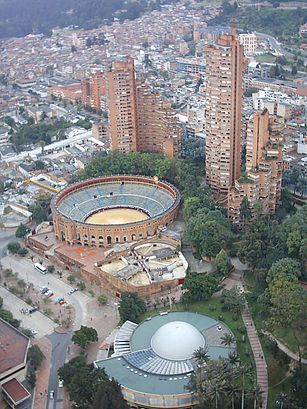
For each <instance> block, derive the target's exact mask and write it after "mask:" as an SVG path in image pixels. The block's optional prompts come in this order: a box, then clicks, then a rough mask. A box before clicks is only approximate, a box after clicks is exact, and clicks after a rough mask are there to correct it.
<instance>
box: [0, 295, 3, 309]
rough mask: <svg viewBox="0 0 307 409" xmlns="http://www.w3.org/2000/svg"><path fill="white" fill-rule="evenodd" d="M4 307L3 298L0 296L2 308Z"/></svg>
mask: <svg viewBox="0 0 307 409" xmlns="http://www.w3.org/2000/svg"><path fill="white" fill-rule="evenodd" d="M2 307H3V298H2V297H0V308H2Z"/></svg>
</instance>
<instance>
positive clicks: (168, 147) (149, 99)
mask: <svg viewBox="0 0 307 409" xmlns="http://www.w3.org/2000/svg"><path fill="white" fill-rule="evenodd" d="M107 105H108V114H109V132H110V140H111V147H112V149H117V150H119V151H121V152H123V153H128V152H136V151H141V152H156V153H163V154H165V155H166V156H169V157H174V156H178V153H179V151H180V140H181V134H182V129H181V127H180V125H179V121H178V119H177V118H176V113H175V111H174V110H173V109H172V107H171V103H170V102H169V101H166V100H164V99H163V98H162V97H161V96H160V95H159V94H158V93H156V92H154V91H153V90H152V89H151V88H150V87H149V86H148V85H146V84H144V83H142V82H141V81H139V80H137V79H136V77H135V71H134V61H133V59H132V58H129V57H128V58H127V59H126V60H125V61H118V62H114V63H113V65H112V68H111V70H110V71H109V72H108V74H107Z"/></svg>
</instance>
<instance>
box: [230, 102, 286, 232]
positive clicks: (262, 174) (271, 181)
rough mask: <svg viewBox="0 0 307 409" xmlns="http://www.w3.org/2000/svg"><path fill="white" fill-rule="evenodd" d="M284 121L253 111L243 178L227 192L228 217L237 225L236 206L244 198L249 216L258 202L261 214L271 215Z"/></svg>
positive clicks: (279, 175)
mask: <svg viewBox="0 0 307 409" xmlns="http://www.w3.org/2000/svg"><path fill="white" fill-rule="evenodd" d="M283 129H284V121H283V119H282V118H280V117H277V116H275V115H272V116H270V115H269V112H268V110H267V109H265V110H264V111H263V112H256V113H255V114H254V117H253V119H251V120H250V122H249V124H248V128H247V141H246V176H245V178H243V179H242V178H241V179H239V180H236V182H235V185H234V186H232V187H231V188H230V189H229V195H228V216H229V218H230V220H231V221H232V222H233V223H236V224H241V223H242V219H241V217H240V205H241V202H242V200H243V198H244V196H246V197H247V199H248V201H249V203H250V206H251V209H252V213H253V215H254V214H255V209H254V206H255V204H256V203H257V202H259V203H261V206H262V212H263V213H274V212H275V211H276V207H277V205H278V202H279V201H280V196H281V179H282V167H283V165H282V142H283V134H282V133H283Z"/></svg>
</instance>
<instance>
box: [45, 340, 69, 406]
mask: <svg viewBox="0 0 307 409" xmlns="http://www.w3.org/2000/svg"><path fill="white" fill-rule="evenodd" d="M72 335H73V332H68V333H66V334H57V333H54V334H52V335H49V336H48V338H49V339H50V341H51V344H52V364H51V366H50V376H49V391H50V390H53V391H54V400H50V399H49V401H48V403H47V408H48V409H63V403H64V401H63V394H64V391H63V388H59V378H58V369H59V368H60V367H61V366H63V365H64V363H65V357H66V353H67V348H68V346H69V345H70V344H71V337H72Z"/></svg>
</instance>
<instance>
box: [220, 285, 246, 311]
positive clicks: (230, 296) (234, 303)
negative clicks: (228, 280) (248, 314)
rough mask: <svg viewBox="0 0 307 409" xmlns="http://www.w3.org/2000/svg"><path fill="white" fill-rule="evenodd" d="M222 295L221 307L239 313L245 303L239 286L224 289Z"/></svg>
mask: <svg viewBox="0 0 307 409" xmlns="http://www.w3.org/2000/svg"><path fill="white" fill-rule="evenodd" d="M222 297H223V298H222V302H223V309H225V310H227V311H231V312H234V313H240V312H241V311H242V309H243V307H244V304H245V297H244V294H243V293H241V291H240V289H239V287H237V286H236V287H233V288H230V289H229V290H224V291H223V293H222Z"/></svg>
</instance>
